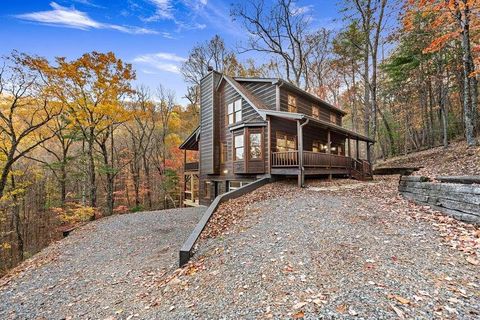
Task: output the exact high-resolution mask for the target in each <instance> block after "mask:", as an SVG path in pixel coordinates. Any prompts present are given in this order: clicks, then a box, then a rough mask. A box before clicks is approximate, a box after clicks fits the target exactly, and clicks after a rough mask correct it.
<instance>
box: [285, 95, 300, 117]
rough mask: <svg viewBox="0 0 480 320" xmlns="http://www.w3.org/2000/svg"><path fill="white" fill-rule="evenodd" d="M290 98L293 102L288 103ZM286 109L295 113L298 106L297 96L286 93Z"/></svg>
mask: <svg viewBox="0 0 480 320" xmlns="http://www.w3.org/2000/svg"><path fill="white" fill-rule="evenodd" d="M291 99H292V101H293V103H290V100H291ZM287 110H288V112H293V113H297V111H298V108H297V96H295V95H293V94H291V93H288V94H287Z"/></svg>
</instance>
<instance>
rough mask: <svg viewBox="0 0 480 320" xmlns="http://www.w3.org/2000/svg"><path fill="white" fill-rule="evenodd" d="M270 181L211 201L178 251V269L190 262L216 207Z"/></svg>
mask: <svg viewBox="0 0 480 320" xmlns="http://www.w3.org/2000/svg"><path fill="white" fill-rule="evenodd" d="M270 181H271V179H270V178H262V179H259V180H256V181H254V182H252V183H249V184H247V185H244V186H243V187H240V188H238V189H236V190H232V191H229V192H227V193H224V194H221V195H219V196H218V197H216V198H215V200H213V202H212V204H210V206H209V207H208V208H207V210H206V211H205V213H204V214H203V216H202V217H201V218H200V221H199V222H198V223H197V225H196V226H195V228H194V229H193V231H192V233H191V234H190V236H189V237H188V239H187V240H186V241H185V243H184V244H183V245H182V248H181V249H180V267H181V266H183V265H184V264H185V263H187V262H188V260H190V258H191V257H192V255H193V246H194V245H195V243H196V242H197V240H198V238H200V235H201V234H202V232H203V230H204V229H205V227H206V226H207V224H208V221H210V218H211V217H212V215H213V214H214V213H215V211H217V209H218V206H219V205H220V204H221V203H223V202H225V201H227V200H230V199H235V198H238V197H241V196H243V195H245V194H247V193H249V192H252V191H253V190H255V189H257V188H259V187H261V186H263V185H266V184H267V183H269V182H270Z"/></svg>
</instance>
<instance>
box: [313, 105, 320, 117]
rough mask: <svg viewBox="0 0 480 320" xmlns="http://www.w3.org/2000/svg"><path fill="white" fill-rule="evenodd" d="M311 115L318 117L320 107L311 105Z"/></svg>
mask: <svg viewBox="0 0 480 320" xmlns="http://www.w3.org/2000/svg"><path fill="white" fill-rule="evenodd" d="M312 117H314V118H315V119H320V108H319V107H317V106H312Z"/></svg>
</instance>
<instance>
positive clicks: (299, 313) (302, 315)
mask: <svg viewBox="0 0 480 320" xmlns="http://www.w3.org/2000/svg"><path fill="white" fill-rule="evenodd" d="M303 317H305V312H303V311H298V312H297V313H295V314H294V315H293V319H301V318H303Z"/></svg>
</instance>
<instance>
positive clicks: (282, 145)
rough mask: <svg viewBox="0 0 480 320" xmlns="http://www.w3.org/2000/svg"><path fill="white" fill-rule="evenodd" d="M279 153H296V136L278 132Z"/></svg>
mask: <svg viewBox="0 0 480 320" xmlns="http://www.w3.org/2000/svg"><path fill="white" fill-rule="evenodd" d="M276 138H277V151H278V152H283V151H294V150H296V149H297V146H296V139H297V138H296V137H295V136H294V135H289V134H287V133H284V132H277V134H276Z"/></svg>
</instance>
